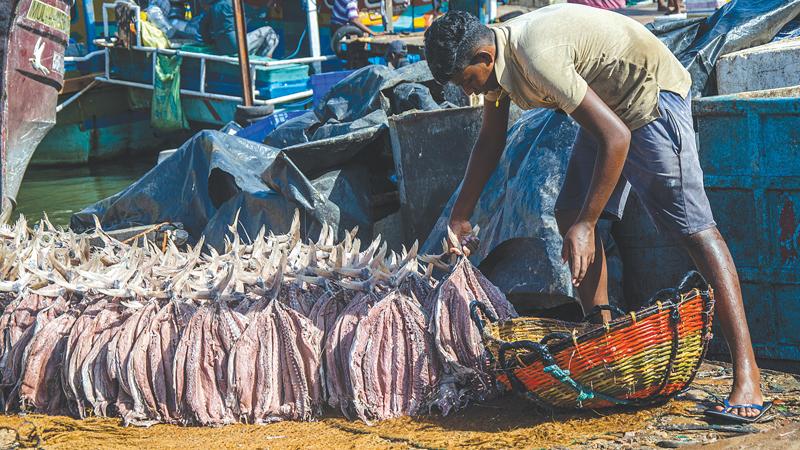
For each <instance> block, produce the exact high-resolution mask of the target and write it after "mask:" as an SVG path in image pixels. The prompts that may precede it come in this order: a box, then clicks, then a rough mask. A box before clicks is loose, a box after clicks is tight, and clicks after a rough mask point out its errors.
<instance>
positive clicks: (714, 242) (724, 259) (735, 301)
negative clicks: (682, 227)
mask: <svg viewBox="0 0 800 450" xmlns="http://www.w3.org/2000/svg"><path fill="white" fill-rule="evenodd" d="M682 243H683V245H684V246H685V247H686V249H687V250H688V251H689V255H691V257H692V260H693V261H694V263H695V265H696V266H697V268H698V269H700V273H702V274H703V276H704V277H705V278H706V280H707V281H708V282H709V283H710V284H711V286H712V287H713V288H714V298H715V300H716V303H715V306H714V309H715V311H716V317H717V320H718V321H719V323H720V325H721V326H722V333H723V334H724V336H725V340H726V342H727V343H728V348H729V350H730V352H731V360H732V361H733V389H732V390H731V394H730V397H729V401H730V403H731V404H732V405H735V404H756V405H760V404H762V403H763V401H764V398H763V397H762V395H761V386H760V381H761V374H760V372H759V370H758V366H757V365H756V358H755V354H754V353H753V344H752V343H751V341H750V330H749V328H748V327H747V318H746V317H745V312H744V305H743V304H742V290H741V287H740V286H739V275H738V274H737V272H736V266H735V265H734V263H733V258H732V257H731V253H730V251H729V250H728V245H727V244H726V243H725V240H724V239H723V238H722V235H720V233H719V230H717V228H716V227H714V228H711V229H708V230H705V231H701V232H699V233H695V234H692V235H690V236H686V237H685V238H683V240H682ZM723 409H724V408H723V407H721V406H718V407H717V410H719V411H722V410H723ZM730 412H731V413H733V414H738V415H740V416H743V417H755V416H757V415H758V411H757V410H755V409H753V408H739V409H732V410H731V411H730Z"/></svg>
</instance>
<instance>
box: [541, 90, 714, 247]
mask: <svg viewBox="0 0 800 450" xmlns="http://www.w3.org/2000/svg"><path fill="white" fill-rule="evenodd" d="M658 111H659V112H660V113H661V117H660V118H659V119H656V120H654V121H652V122H650V123H648V124H647V125H645V126H643V127H641V128H638V129H636V130H634V131H633V132H631V146H630V150H629V151H628V158H627V159H626V160H625V166H624V167H623V169H622V176H621V177H620V180H619V183H617V186H616V188H614V192H613V193H612V194H611V198H610V199H609V200H608V203H607V204H606V207H605V209H604V211H603V212H604V214H603V217H605V218H610V219H616V220H619V219H621V218H622V212H623V211H624V210H625V202H626V201H627V200H628V195H629V194H630V191H631V188H632V189H633V190H634V192H636V196H637V197H638V198H639V200H640V201H641V203H642V205H643V206H644V208H645V210H646V211H647V213H648V214H649V215H650V218H651V219H652V220H653V223H655V225H656V228H657V229H658V231H659V232H664V233H669V234H674V235H681V236H686V235H690V234H694V233H697V232H699V231H703V230H706V229H708V228H711V227H713V226H715V225H716V223H715V222H714V217H713V215H712V214H711V206H710V205H709V203H708V198H707V197H706V192H705V190H704V188H703V170H702V169H701V168H700V161H699V159H698V156H697V146H696V144H695V138H694V128H693V127H692V109H691V99H690V98H689V97H688V96H687V98H686V99H683V98H681V96H680V95H678V94H675V93H672V92H668V91H661V93H660V94H659V98H658ZM596 156H597V143H596V141H595V139H594V138H593V137H592V136H591V134H590V133H589V132H587V131H585V130H583V129H581V130H580V131H579V132H578V137H577V138H576V139H575V144H574V145H573V148H572V156H571V157H570V160H569V166H568V167H567V175H566V178H565V180H564V186H563V187H562V188H561V193H560V194H559V195H558V200H557V201H556V208H555V209H556V211H577V210H580V209H581V208H582V207H583V201H584V199H585V198H586V194H587V192H588V190H589V183H590V182H591V179H592V173H593V171H594V164H595V158H596Z"/></svg>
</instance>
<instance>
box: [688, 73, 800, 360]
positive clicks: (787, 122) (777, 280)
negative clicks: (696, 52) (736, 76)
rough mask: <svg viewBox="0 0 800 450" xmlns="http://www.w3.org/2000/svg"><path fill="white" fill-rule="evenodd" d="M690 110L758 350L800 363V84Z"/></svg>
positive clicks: (705, 102)
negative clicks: (798, 329) (799, 329)
mask: <svg viewBox="0 0 800 450" xmlns="http://www.w3.org/2000/svg"><path fill="white" fill-rule="evenodd" d="M692 110H693V113H694V116H695V128H696V129H697V130H698V131H697V137H698V143H699V152H700V161H701V164H702V166H703V170H704V172H705V185H706V191H707V193H708V197H709V200H710V202H711V207H712V208H713V210H714V214H715V218H716V220H717V223H718V226H719V229H720V231H721V232H722V235H723V236H724V237H725V238H726V240H727V241H728V245H729V246H730V249H731V253H732V254H733V258H734V261H735V262H736V265H737V268H738V270H739V277H740V279H741V282H742V293H743V295H744V303H745V308H746V310H747V316H748V322H749V324H750V332H751V334H752V337H753V343H754V347H755V350H756V354H757V356H759V357H762V358H770V359H783V360H793V361H800V333H798V332H797V328H796V327H797V326H798V325H800V86H795V87H790V88H783V89H773V90H769V91H756V92H747V93H742V94H735V95H723V96H716V97H706V98H701V99H698V100H696V101H694V103H693V105H692Z"/></svg>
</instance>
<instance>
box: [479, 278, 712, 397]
mask: <svg viewBox="0 0 800 450" xmlns="http://www.w3.org/2000/svg"><path fill="white" fill-rule="evenodd" d="M648 305H649V306H646V307H645V308H643V309H641V310H639V311H637V312H631V313H628V314H625V313H623V312H622V311H619V310H618V309H615V308H610V307H604V308H601V309H598V310H596V311H595V312H593V314H591V315H590V316H587V318H586V319H585V320H588V319H589V318H591V316H596V315H598V314H599V311H600V310H602V309H607V310H613V311H614V312H615V313H616V314H618V315H619V317H618V318H616V319H614V320H613V321H611V322H609V323H607V324H605V325H598V324H591V323H589V322H588V321H585V322H583V323H572V322H562V321H558V320H552V319H538V318H532V317H520V318H516V319H511V320H507V321H502V322H498V321H497V320H496V319H494V318H493V317H491V314H490V313H489V312H488V311H487V310H486V308H485V307H484V306H483V304H482V303H480V302H473V304H472V318H473V320H474V321H475V322H476V323H477V324H478V327H479V329H480V330H481V335H482V337H483V342H484V344H485V346H486V349H487V351H488V352H489V354H490V357H489V361H490V364H491V366H492V370H494V371H495V373H496V375H497V378H498V380H499V381H500V382H501V383H502V384H503V385H505V386H506V388H507V389H510V390H514V391H516V392H517V393H520V394H522V395H523V396H524V397H526V398H528V399H530V400H533V401H534V402H536V403H537V404H539V405H540V406H544V407H547V408H550V409H553V408H555V409H580V408H592V409H596V408H605V407H612V406H625V405H632V406H639V405H648V404H656V403H661V402H664V401H666V400H668V399H670V398H672V397H674V396H675V395H677V394H678V393H679V392H681V391H682V390H684V389H686V388H687V387H688V386H689V384H690V383H691V382H692V379H693V378H694V376H695V374H696V373H697V369H698V368H699V367H700V363H701V362H702V360H703V357H704V356H705V352H706V348H707V346H708V341H709V340H710V338H711V320H712V316H713V308H714V299H713V291H712V289H711V287H710V286H709V285H708V284H707V283H706V281H705V280H704V279H703V277H702V276H700V274H699V273H697V272H690V273H689V274H687V275H686V277H684V279H683V281H682V282H681V283H680V285H679V287H678V288H677V289H666V290H663V291H660V292H659V293H657V294H656V295H655V296H654V297H653V298H652V299H651V300H650V301H649V302H648ZM484 318H485V319H489V322H488V323H487V322H486V321H485V320H484Z"/></svg>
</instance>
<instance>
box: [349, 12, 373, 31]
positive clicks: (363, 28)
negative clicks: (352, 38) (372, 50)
mask: <svg viewBox="0 0 800 450" xmlns="http://www.w3.org/2000/svg"><path fill="white" fill-rule="evenodd" d="M350 24H351V25H353V26H354V27H356V28H358V29H359V30H361V31H363V32H364V33H367V34H368V35H370V36H375V32H374V31H372V30H370V29H369V27H368V26H366V25H364V24H363V23H361V19H360V18H358V17H356V18H354V19H350Z"/></svg>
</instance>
